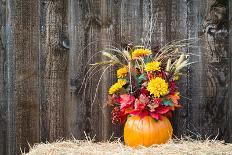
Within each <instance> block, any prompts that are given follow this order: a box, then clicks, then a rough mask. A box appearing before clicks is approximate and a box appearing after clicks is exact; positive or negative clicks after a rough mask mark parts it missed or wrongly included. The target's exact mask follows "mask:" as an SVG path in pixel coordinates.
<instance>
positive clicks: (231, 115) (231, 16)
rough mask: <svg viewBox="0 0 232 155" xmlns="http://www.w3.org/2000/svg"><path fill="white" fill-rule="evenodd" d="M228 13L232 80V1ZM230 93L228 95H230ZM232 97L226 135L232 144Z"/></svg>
mask: <svg viewBox="0 0 232 155" xmlns="http://www.w3.org/2000/svg"><path fill="white" fill-rule="evenodd" d="M227 11H228V13H229V16H228V20H229V21H228V22H229V23H228V24H229V49H228V51H229V53H230V57H229V58H230V61H229V62H230V79H231V76H232V61H231V60H232V1H229V5H228V10H227ZM228 91H229V92H232V80H230V85H229V90H228ZM229 92H228V94H229ZM231 103H232V97H231V95H229V100H228V102H227V106H226V109H227V113H226V122H227V125H226V130H227V131H226V134H225V140H226V141H228V142H232V134H231V129H232V104H231Z"/></svg>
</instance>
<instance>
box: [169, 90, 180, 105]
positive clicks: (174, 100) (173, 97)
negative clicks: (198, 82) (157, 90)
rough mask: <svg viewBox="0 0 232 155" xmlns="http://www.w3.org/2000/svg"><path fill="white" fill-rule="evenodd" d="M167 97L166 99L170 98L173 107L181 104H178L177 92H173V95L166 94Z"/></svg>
mask: <svg viewBox="0 0 232 155" xmlns="http://www.w3.org/2000/svg"><path fill="white" fill-rule="evenodd" d="M167 99H168V100H170V99H171V100H172V102H173V104H174V106H175V107H181V106H180V105H179V104H178V100H179V99H180V96H179V93H175V94H173V95H168V96H167Z"/></svg>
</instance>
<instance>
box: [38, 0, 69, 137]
mask: <svg viewBox="0 0 232 155" xmlns="http://www.w3.org/2000/svg"><path fill="white" fill-rule="evenodd" d="M39 11H40V16H41V19H40V58H39V69H40V97H41V98H40V108H41V111H40V123H41V124H40V125H41V126H40V130H41V140H42V141H54V140H56V139H59V138H62V137H64V136H65V130H66V127H65V121H66V116H65V105H66V103H65V91H66V82H67V78H66V77H67V64H68V51H67V49H66V48H65V47H64V44H65V41H66V40H67V37H68V36H67V33H66V32H67V1H65V0H58V1H50V0H41V1H40V10H39Z"/></svg>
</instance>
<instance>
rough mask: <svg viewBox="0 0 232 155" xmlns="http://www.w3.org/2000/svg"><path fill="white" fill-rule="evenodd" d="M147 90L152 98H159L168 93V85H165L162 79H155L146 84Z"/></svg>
mask: <svg viewBox="0 0 232 155" xmlns="http://www.w3.org/2000/svg"><path fill="white" fill-rule="evenodd" d="M147 90H148V91H149V92H150V94H153V95H154V97H157V98H159V97H160V96H163V95H166V94H167V93H168V83H166V82H165V80H164V79H162V78H160V77H156V78H154V79H151V80H150V81H149V82H148V85H147Z"/></svg>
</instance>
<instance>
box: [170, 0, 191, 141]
mask: <svg viewBox="0 0 232 155" xmlns="http://www.w3.org/2000/svg"><path fill="white" fill-rule="evenodd" d="M187 5H188V4H187V1H185V0H174V1H173V0H172V1H171V2H170V6H169V7H166V9H167V12H169V14H170V15H168V18H167V20H166V21H167V24H168V31H167V35H168V36H167V39H168V41H173V40H183V39H187V38H188V25H187V16H188V6H187ZM185 52H186V53H187V52H188V51H187V49H186V51H185ZM188 76H189V75H188V74H187V75H185V76H183V77H182V78H181V81H180V82H179V83H178V86H179V90H180V93H181V96H182V97H181V100H180V104H181V105H182V108H180V109H178V110H177V111H176V112H175V115H174V116H173V128H174V135H175V136H178V137H180V136H181V135H184V134H186V133H187V123H188V121H187V116H188V102H189V98H188V91H186V90H188V83H187V80H188Z"/></svg>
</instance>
